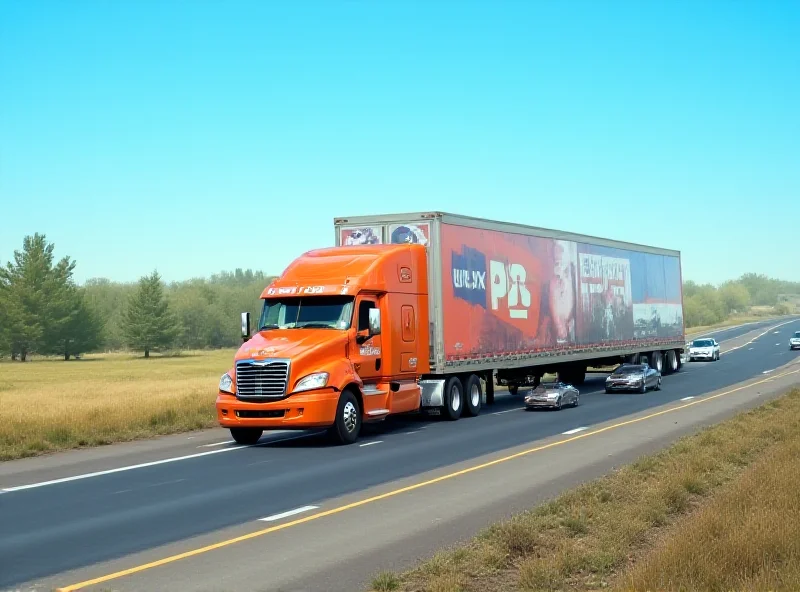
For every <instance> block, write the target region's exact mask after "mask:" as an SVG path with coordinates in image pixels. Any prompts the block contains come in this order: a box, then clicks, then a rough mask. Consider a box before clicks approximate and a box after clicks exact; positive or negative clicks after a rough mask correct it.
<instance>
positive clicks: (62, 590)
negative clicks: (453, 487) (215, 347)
mask: <svg viewBox="0 0 800 592" xmlns="http://www.w3.org/2000/svg"><path fill="white" fill-rule="evenodd" d="M798 372H800V370H792V371H789V372H784V373H783V374H778V375H776V376H772V377H770V378H765V379H763V380H759V381H758V382H753V383H751V384H746V385H744V386H740V387H737V388H735V389H731V390H729V391H725V392H722V393H718V394H716V395H711V396H708V397H704V398H702V399H695V400H693V401H691V402H689V403H685V404H683V405H678V406H677V407H670V408H669V409H664V410H662V411H657V412H655V413H651V414H649V415H645V416H643V417H637V418H634V419H629V420H626V421H622V422H619V423H615V424H613V425H609V426H606V427H604V428H598V429H596V430H593V431H591V432H582V433H580V434H577V435H575V436H572V437H570V438H564V439H562V440H558V441H556V442H551V443H550V444H543V445H541V446H537V447H535V448H529V449H528V450H523V451H521V452H516V453H514V454H510V455H508V456H504V457H502V458H498V459H495V460H492V461H488V462H485V463H482V464H479V465H475V466H472V467H467V468H466V469H461V470H460V471H455V472H453V473H448V474H447V475H442V476H440V477H436V478H434V479H429V480H428V481H422V482H420V483H415V484H414V485H408V486H406V487H401V488H399V489H395V490H392V491H388V492H386V493H382V494H380V495H375V496H373V497H369V498H366V499H362V500H359V501H357V502H353V503H350V504H346V505H343V506H339V507H337V508H332V509H330V510H325V511H324V512H317V513H316V514H310V515H308V516H306V517H304V518H298V519H297V520H292V521H291V522H286V523H284V524H278V525H276V526H270V527H269V528H264V529H262V530H257V531H255V532H251V533H249V534H245V535H242V536H238V537H235V538H232V539H227V540H224V541H220V542H219V543H214V544H213V545H207V546H205V547H200V548H199V549H194V550H192V551H186V552H185V553H178V554H177V555H171V556H169V557H164V558H163V559H159V560H157V561H152V562H150V563H144V564H142V565H137V566H136V567H131V568H128V569H123V570H121V571H117V572H114V573H111V574H108V575H105V576H100V577H98V578H94V579H91V580H86V581H85V582H79V583H77V584H72V585H70V586H65V587H63V588H57V589H56V590H57V592H72V591H73V590H80V589H81V588H85V587H87V586H92V585H94V584H101V583H103V582H108V581H109V580H116V579H119V578H121V577H124V576H128V575H131V574H135V573H139V572H142V571H145V570H148V569H152V568H154V567H159V566H161V565H166V564H168V563H174V562H176V561H180V560H182V559H187V558H189V557H194V556H195V555H202V554H203V553H208V552H209V551H214V550H216V549H221V548H222V547H228V546H230V545H233V544H236V543H241V542H242V541H247V540H250V539H254V538H257V537H261V536H264V535H267V534H271V533H273V532H277V531H279V530H284V529H287V528H291V527H293V526H298V525H300V524H305V523H306V522H311V521H312V520H319V519H320V518H325V517H326V516H332V515H334V514H340V513H341V512H345V511H347V510H352V509H353V508H358V507H360V506H365V505H367V504H371V503H374V502H377V501H380V500H384V499H387V498H390V497H395V496H397V495H400V494H401V493H406V492H409V491H414V490H415V489H421V488H423V487H427V486H429V485H433V484H435V483H440V482H442V481H446V480H448V479H453V478H455V477H459V476H461V475H466V474H468V473H473V472H475V471H480V470H481V469H485V468H487V467H491V466H494V465H499V464H501V463H505V462H508V461H510V460H514V459H516V458H520V457H522V456H526V455H529V454H533V453H534V452H541V451H542V450H547V449H549V448H555V447H556V446H561V445H563V444H568V443H570V442H574V441H575V440H581V439H583V438H588V437H590V436H595V435H597V434H602V433H603V432H608V431H610V430H615V429H619V428H621V427H624V426H627V425H631V424H634V423H640V422H643V421H646V420H648V419H653V418H654V417H659V416H661V415H665V414H667V413H673V412H675V411H679V410H681V409H686V408H687V407H691V406H693V405H699V404H700V403H705V402H707V401H712V400H714V399H718V398H720V397H724V396H726V395H731V394H733V393H736V392H739V391H742V390H745V389H748V388H751V387H753V386H756V385H759V384H762V383H765V382H769V381H772V380H775V379H776V378H781V377H783V376H788V375H790V374H797V373H798Z"/></svg>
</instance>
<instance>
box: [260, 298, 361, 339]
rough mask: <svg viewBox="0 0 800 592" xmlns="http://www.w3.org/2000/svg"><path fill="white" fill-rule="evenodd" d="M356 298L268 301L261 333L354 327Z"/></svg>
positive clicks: (276, 299)
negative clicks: (279, 330)
mask: <svg viewBox="0 0 800 592" xmlns="http://www.w3.org/2000/svg"><path fill="white" fill-rule="evenodd" d="M352 319H353V298H352V297H350V296H313V297H307V298H268V299H266V300H265V301H264V309H263V310H262V311H261V319H260V321H259V325H258V326H259V330H260V331H268V330H269V329H303V328H306V329H339V330H346V329H349V328H350V323H351V322H352Z"/></svg>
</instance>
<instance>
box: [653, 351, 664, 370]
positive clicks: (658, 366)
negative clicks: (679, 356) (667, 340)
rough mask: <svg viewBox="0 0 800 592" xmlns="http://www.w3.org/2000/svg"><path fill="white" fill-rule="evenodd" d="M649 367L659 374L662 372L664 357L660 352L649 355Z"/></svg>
mask: <svg viewBox="0 0 800 592" xmlns="http://www.w3.org/2000/svg"><path fill="white" fill-rule="evenodd" d="M650 366H651V367H652V368H654V369H655V370H658V371H659V372H663V371H664V356H663V355H662V353H661V352H660V351H657V352H653V353H651V354H650Z"/></svg>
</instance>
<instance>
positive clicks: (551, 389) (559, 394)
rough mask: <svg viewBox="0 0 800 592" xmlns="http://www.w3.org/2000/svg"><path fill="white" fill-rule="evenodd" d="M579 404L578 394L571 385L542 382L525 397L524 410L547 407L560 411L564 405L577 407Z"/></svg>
mask: <svg viewBox="0 0 800 592" xmlns="http://www.w3.org/2000/svg"><path fill="white" fill-rule="evenodd" d="M579 402H580V392H579V391H578V389H576V388H575V387H574V386H572V385H571V384H567V383H565V382H543V383H541V384H540V385H539V386H537V387H536V388H535V389H533V390H532V391H531V392H530V393H528V394H527V395H525V408H526V409H536V408H537V407H549V408H551V409H561V408H562V407H563V406H564V405H570V406H572V407H577V406H578V403H579Z"/></svg>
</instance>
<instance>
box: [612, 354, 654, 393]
mask: <svg viewBox="0 0 800 592" xmlns="http://www.w3.org/2000/svg"><path fill="white" fill-rule="evenodd" d="M650 388H652V389H653V390H656V391H660V390H661V372H659V371H658V370H656V369H655V368H652V367H650V365H649V364H647V363H646V362H644V363H641V364H622V365H620V366H619V367H618V368H617V369H616V370H614V371H613V372H612V373H611V374H610V375H609V376H608V378H606V392H607V393H612V392H614V391H637V392H640V393H646V392H647V391H648V389H650Z"/></svg>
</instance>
